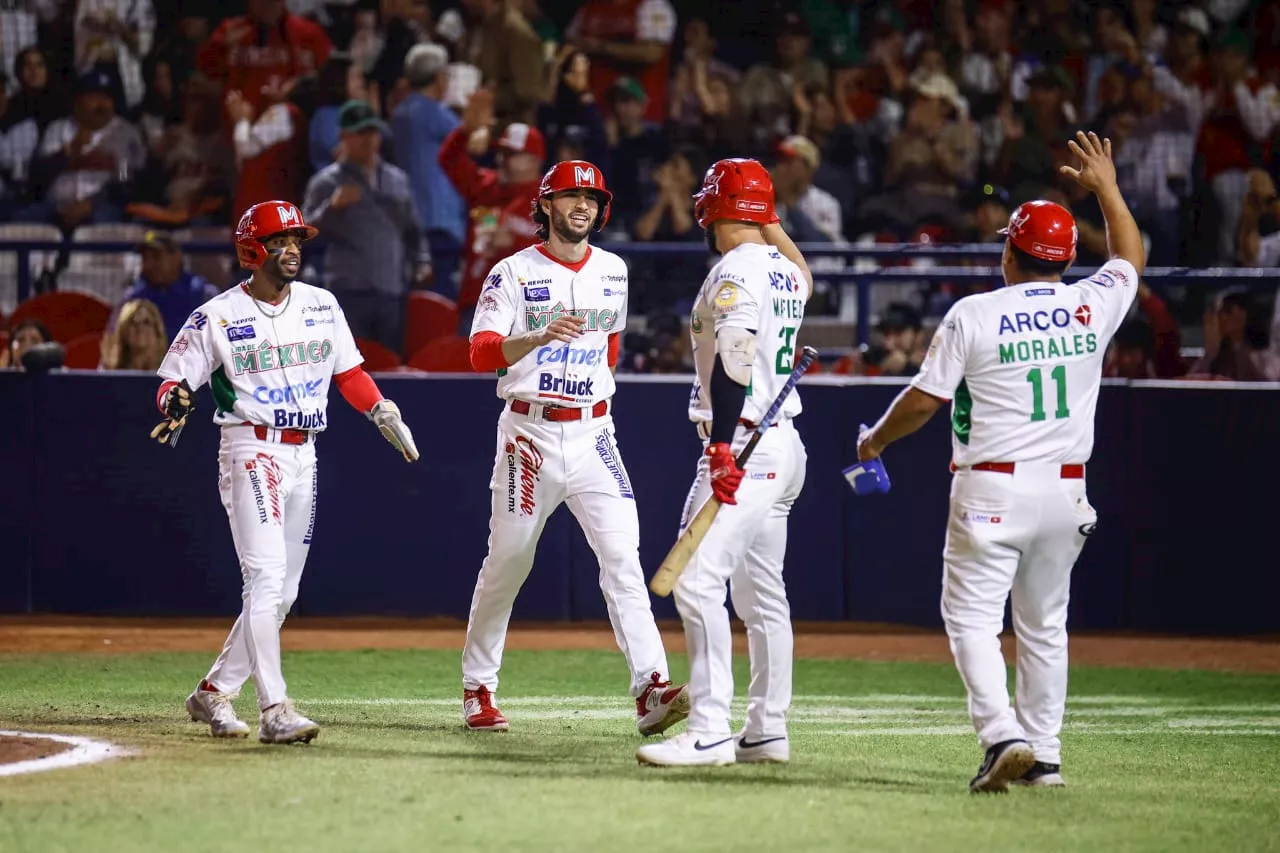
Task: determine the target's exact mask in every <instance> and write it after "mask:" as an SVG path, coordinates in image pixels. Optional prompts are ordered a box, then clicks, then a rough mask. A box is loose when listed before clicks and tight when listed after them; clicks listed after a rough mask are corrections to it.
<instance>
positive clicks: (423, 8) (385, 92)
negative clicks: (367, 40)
mask: <svg viewBox="0 0 1280 853" xmlns="http://www.w3.org/2000/svg"><path fill="white" fill-rule="evenodd" d="M379 13H380V15H381V18H382V20H381V30H380V31H379V35H380V44H381V49H380V50H379V51H378V56H377V59H375V60H374V63H373V70H372V71H371V72H370V76H371V77H372V78H373V81H374V82H375V83H377V84H378V91H379V92H381V93H382V96H383V97H384V98H387V99H391V98H393V97H395V92H396V84H397V82H398V81H399V80H400V79H401V77H400V74H401V71H402V69H403V68H404V64H405V57H406V56H407V55H408V53H409V50H410V48H412V47H413V46H414V45H418V44H430V43H431V41H432V35H431V34H432V32H433V30H434V28H435V20H434V17H433V16H432V14H431V4H430V3H429V2H427V0H381V5H380V6H379ZM400 94H404V93H403V92H401V93H400ZM383 106H384V107H385V108H386V112H387V113H388V114H393V113H394V112H395V106H394V105H393V104H391V103H386V104H384V105H383Z"/></svg>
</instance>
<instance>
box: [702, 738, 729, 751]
mask: <svg viewBox="0 0 1280 853" xmlns="http://www.w3.org/2000/svg"><path fill="white" fill-rule="evenodd" d="M731 740H733V735H729V737H727V738H725V739H724V740H718V741H716V742H715V743H707V744H704V743H703V742H702V741H700V740H695V741H694V742H693V748H694V749H696V750H698V751H703V750H707V749H712V748H714V747H717V746H719V745H720V744H722V743H728V742H729V741H731Z"/></svg>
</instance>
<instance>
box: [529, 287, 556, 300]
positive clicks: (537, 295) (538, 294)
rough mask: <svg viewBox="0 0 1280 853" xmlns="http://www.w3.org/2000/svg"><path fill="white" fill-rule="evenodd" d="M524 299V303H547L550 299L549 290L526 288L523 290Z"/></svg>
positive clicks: (544, 288) (546, 288)
mask: <svg viewBox="0 0 1280 853" xmlns="http://www.w3.org/2000/svg"><path fill="white" fill-rule="evenodd" d="M524 298H525V301H526V302H547V301H548V300H550V299H551V288H549V287H526V288H525V289H524Z"/></svg>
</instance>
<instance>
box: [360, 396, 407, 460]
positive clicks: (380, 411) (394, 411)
mask: <svg viewBox="0 0 1280 853" xmlns="http://www.w3.org/2000/svg"><path fill="white" fill-rule="evenodd" d="M369 420H371V421H373V422H374V423H375V424H377V425H378V431H379V432H381V433H382V437H383V438H385V439H386V440H387V441H389V442H390V443H391V446H392V447H394V448H395V449H396V450H399V451H400V453H401V455H403V456H404V458H405V461H406V462H416V461H417V460H418V447H417V445H415V444H414V443H413V433H411V432H409V427H408V425H406V424H405V422H404V420H403V419H402V418H401V417H400V407H399V406H397V405H396V404H395V403H393V402H391V401H390V400H379V401H378V404H377V405H375V406H374V407H373V408H372V409H370V410H369Z"/></svg>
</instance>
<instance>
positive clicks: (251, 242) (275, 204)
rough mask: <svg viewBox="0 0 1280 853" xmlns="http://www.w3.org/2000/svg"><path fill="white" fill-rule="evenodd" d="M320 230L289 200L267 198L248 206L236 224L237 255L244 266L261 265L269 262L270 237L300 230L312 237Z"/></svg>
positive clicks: (304, 235)
mask: <svg viewBox="0 0 1280 853" xmlns="http://www.w3.org/2000/svg"><path fill="white" fill-rule="evenodd" d="M319 233H320V229H318V228H314V227H312V226H310V225H308V224H307V223H305V222H303V221H302V211H300V210H298V207H297V205H295V204H293V203H291V202H287V201H264V202H262V203H260V204H255V205H254V206H253V207H251V208H249V209H248V210H246V211H245V212H244V214H243V215H242V216H241V217H240V224H239V225H237V226H236V237H235V240H236V257H238V258H239V259H240V266H242V267H244V268H245V269H250V270H256V269H260V268H261V267H262V265H263V264H265V263H266V262H267V257H268V253H267V247H266V246H264V245H263V243H265V242H266V241H267V240H269V239H270V238H272V237H275V236H276V235H278V234H297V235H298V236H299V237H300V238H301V239H303V240H310V239H311V238H312V237H314V236H316V235H317V234H319Z"/></svg>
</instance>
